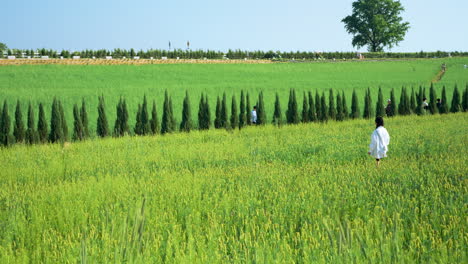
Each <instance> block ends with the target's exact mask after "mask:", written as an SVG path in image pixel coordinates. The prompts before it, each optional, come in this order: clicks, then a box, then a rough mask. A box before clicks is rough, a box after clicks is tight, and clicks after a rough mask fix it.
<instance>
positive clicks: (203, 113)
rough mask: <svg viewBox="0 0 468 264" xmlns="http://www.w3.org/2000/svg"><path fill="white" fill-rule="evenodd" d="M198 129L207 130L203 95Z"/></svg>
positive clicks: (199, 109)
mask: <svg viewBox="0 0 468 264" xmlns="http://www.w3.org/2000/svg"><path fill="white" fill-rule="evenodd" d="M197 116H198V129H199V130H204V129H205V120H204V119H205V97H204V96H203V93H202V94H201V96H200V102H199V103H198V115H197Z"/></svg>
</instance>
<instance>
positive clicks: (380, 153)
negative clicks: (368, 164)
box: [367, 116, 390, 168]
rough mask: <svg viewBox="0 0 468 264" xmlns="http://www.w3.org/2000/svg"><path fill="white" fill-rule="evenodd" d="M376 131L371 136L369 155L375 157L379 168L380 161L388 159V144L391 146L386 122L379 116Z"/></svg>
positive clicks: (376, 120)
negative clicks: (385, 125)
mask: <svg viewBox="0 0 468 264" xmlns="http://www.w3.org/2000/svg"><path fill="white" fill-rule="evenodd" d="M375 127H376V128H375V130H374V132H373V133H372V135H371V143H370V145H369V151H368V152H367V154H369V155H370V156H372V157H374V158H375V160H376V161H377V164H376V166H377V168H378V167H379V165H380V159H382V158H385V157H387V151H388V144H390V135H389V134H388V131H387V129H385V127H384V120H383V118H382V117H380V116H378V117H376V118H375Z"/></svg>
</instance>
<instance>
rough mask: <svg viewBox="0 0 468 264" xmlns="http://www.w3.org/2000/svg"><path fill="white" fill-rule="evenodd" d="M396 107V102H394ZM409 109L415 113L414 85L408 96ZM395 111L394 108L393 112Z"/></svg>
mask: <svg viewBox="0 0 468 264" xmlns="http://www.w3.org/2000/svg"><path fill="white" fill-rule="evenodd" d="M395 107H396V103H395ZM410 110H411V113H416V96H415V95H414V87H411V97H410ZM396 113H397V111H396V109H395V114H396Z"/></svg>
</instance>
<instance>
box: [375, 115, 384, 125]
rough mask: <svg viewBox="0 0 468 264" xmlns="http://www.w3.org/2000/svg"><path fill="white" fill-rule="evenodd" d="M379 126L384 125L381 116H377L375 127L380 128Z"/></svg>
mask: <svg viewBox="0 0 468 264" xmlns="http://www.w3.org/2000/svg"><path fill="white" fill-rule="evenodd" d="M379 126H384V121H383V118H382V117H381V116H378V117H376V118H375V128H378V127H379Z"/></svg>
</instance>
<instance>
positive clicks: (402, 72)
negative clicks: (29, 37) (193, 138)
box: [0, 58, 468, 132]
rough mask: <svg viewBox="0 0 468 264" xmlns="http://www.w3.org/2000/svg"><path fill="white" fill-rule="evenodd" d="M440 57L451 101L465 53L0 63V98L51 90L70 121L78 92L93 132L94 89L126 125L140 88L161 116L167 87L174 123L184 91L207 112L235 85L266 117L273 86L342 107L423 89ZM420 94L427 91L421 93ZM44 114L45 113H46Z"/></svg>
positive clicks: (44, 94)
mask: <svg viewBox="0 0 468 264" xmlns="http://www.w3.org/2000/svg"><path fill="white" fill-rule="evenodd" d="M442 63H446V64H447V67H448V71H447V73H446V75H445V76H444V78H443V79H442V81H441V82H440V83H439V84H436V86H435V87H436V91H437V93H438V95H439V96H440V93H441V89H442V85H447V89H448V90H447V96H448V97H449V99H451V94H452V91H453V87H454V85H455V84H458V86H459V88H461V89H464V87H465V85H466V83H468V69H464V68H463V65H464V64H468V58H451V59H430V60H405V61H362V62H320V63H275V64H212V65H209V64H208V65H207V64H175V65H141V66H135V65H116V66H109V65H81V66H76V65H73V66H71V65H69V66H66V65H21V66H1V67H0V100H3V99H8V101H9V107H10V113H13V111H14V104H15V103H16V102H15V101H16V99H20V100H21V101H22V102H23V108H24V110H23V112H24V113H25V112H26V105H27V102H28V101H32V102H33V103H34V104H36V105H37V104H38V103H39V102H43V103H45V104H46V106H47V111H50V108H51V104H52V98H53V97H54V96H57V97H58V98H60V99H61V100H62V101H63V102H64V107H65V112H66V113H65V114H66V116H67V121H68V124H69V127H71V125H72V107H73V104H74V103H80V101H81V98H85V99H86V100H87V103H88V111H89V117H90V128H91V130H92V131H93V132H94V130H95V126H96V124H95V123H96V118H97V110H96V108H97V102H98V95H101V94H104V96H105V99H106V103H107V105H106V108H107V112H108V114H107V115H108V118H109V123H110V124H111V125H112V124H113V123H114V119H115V116H116V114H115V106H116V104H117V102H118V100H119V97H120V96H125V97H126V99H127V103H128V107H129V111H130V124H131V126H132V127H133V124H134V120H135V115H136V109H137V105H138V103H141V102H142V98H143V95H144V94H146V95H147V96H148V99H149V100H150V105H151V101H152V100H156V103H157V106H158V114H159V117H161V114H162V105H163V97H164V91H165V90H166V89H167V90H168V91H169V93H170V95H172V97H173V102H174V103H173V104H174V113H175V116H176V118H177V120H179V121H180V119H181V108H182V100H183V96H184V95H185V91H188V92H189V95H190V97H191V101H192V109H193V110H192V111H193V112H194V113H196V110H197V109H198V101H199V98H200V94H201V93H202V92H204V93H207V94H208V96H209V99H210V106H211V111H212V113H213V114H212V116H214V109H215V102H216V96H222V93H223V92H226V94H227V99H228V103H229V105H230V100H231V97H232V96H233V95H235V96H236V97H237V102H238V103H239V96H240V90H242V89H243V90H245V91H248V92H249V93H250V100H251V105H253V104H255V102H256V100H257V96H258V93H259V92H260V91H264V97H265V105H266V111H267V118H268V119H271V118H272V115H273V104H274V96H275V93H276V92H278V93H279V95H280V98H281V100H282V101H281V104H282V107H283V109H284V110H285V109H286V106H287V100H288V95H289V89H291V88H294V89H296V94H297V96H298V97H299V98H298V101H299V102H302V94H303V91H312V92H313V93H314V94H315V91H316V90H318V91H319V92H320V93H322V92H323V91H325V93H326V96H328V90H329V89H330V88H333V89H334V92H335V95H336V94H337V92H338V91H344V92H345V94H346V99H347V103H348V107H349V106H350V105H351V94H352V90H353V89H356V91H357V93H358V96H359V99H360V100H361V102H363V100H364V90H365V89H367V88H368V87H370V88H371V89H372V91H373V97H374V98H373V100H374V103H375V101H376V99H377V88H378V87H379V86H381V87H382V89H383V93H384V97H385V98H388V97H389V94H390V89H392V88H395V89H396V97H397V99H399V94H400V89H401V87H402V86H403V85H405V86H407V87H412V86H414V87H415V88H418V87H419V85H423V86H425V87H426V88H429V84H430V82H431V81H432V80H433V79H434V78H435V76H436V75H437V73H438V72H439V70H440V66H441V64H442ZM426 94H427V95H429V93H428V91H426ZM299 105H300V106H301V105H302V104H301V103H299ZM362 109H363V107H362V106H361V110H362ZM36 114H37V108H36ZM47 118H48V119H50V115H49V114H48V115H47Z"/></svg>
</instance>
